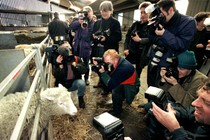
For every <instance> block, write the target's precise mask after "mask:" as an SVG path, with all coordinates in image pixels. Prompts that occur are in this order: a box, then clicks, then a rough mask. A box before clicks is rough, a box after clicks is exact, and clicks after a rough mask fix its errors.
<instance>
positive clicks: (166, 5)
mask: <svg viewBox="0 0 210 140" xmlns="http://www.w3.org/2000/svg"><path fill="white" fill-rule="evenodd" d="M153 6H154V5H153ZM149 8H151V7H150V6H149ZM149 8H148V9H149ZM148 9H146V11H149V10H148ZM154 9H155V10H156V11H158V10H159V13H160V14H159V15H158V16H159V18H157V19H156V20H154V21H152V22H154V23H149V24H151V25H150V29H149V36H148V37H149V41H150V43H152V44H154V45H153V48H151V52H150V59H151V62H150V64H149V66H148V77H147V79H148V86H157V82H156V81H158V80H159V79H160V75H159V73H160V68H161V67H167V66H168V65H169V64H170V63H168V62H167V58H171V57H174V56H177V55H178V54H179V53H181V52H184V51H185V50H187V49H188V48H189V46H190V44H191V42H192V40H193V37H194V35H195V33H196V22H195V20H194V19H193V17H189V16H185V15H182V14H180V13H179V12H178V11H177V10H176V7H175V2H174V0H160V1H159V2H158V3H157V7H154ZM150 12H151V11H150ZM152 13H153V12H152ZM156 24H157V25H156Z"/></svg>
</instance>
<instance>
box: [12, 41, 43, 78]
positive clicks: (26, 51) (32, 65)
mask: <svg viewBox="0 0 210 140" xmlns="http://www.w3.org/2000/svg"><path fill="white" fill-rule="evenodd" d="M46 47H47V45H46V44H30V45H28V44H19V45H16V46H15V49H16V50H21V49H23V51H24V54H25V56H27V55H29V54H30V53H31V51H32V49H33V48H39V49H40V53H41V56H42V55H43V54H44V52H45V48H46ZM35 68H36V64H35V60H34V58H33V59H31V61H30V62H29V64H28V69H29V72H30V75H31V76H33V73H34V72H35Z"/></svg>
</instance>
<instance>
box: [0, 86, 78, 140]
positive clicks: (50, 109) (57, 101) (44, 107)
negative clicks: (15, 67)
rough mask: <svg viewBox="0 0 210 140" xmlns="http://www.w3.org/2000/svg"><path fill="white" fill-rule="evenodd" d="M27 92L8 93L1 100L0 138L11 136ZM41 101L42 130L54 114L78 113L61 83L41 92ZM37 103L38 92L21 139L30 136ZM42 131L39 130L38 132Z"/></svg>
mask: <svg viewBox="0 0 210 140" xmlns="http://www.w3.org/2000/svg"><path fill="white" fill-rule="evenodd" d="M27 94H28V92H16V93H15V94H8V95H7V96H5V97H3V98H2V99H1V100H0V140H8V139H9V138H10V136H11V134H12V132H13V129H14V127H15V124H16V121H17V119H18V116H19V114H20V112H21V109H22V106H23V104H24V100H25V99H26V97H27ZM39 102H40V106H41V112H40V120H39V130H40V132H41V131H42V130H43V129H44V128H45V127H46V126H47V124H48V122H49V120H50V117H51V116H52V115H62V114H69V115H71V116H74V115H76V113H77V108H76V107H75V105H74V103H73V101H72V99H71V95H70V92H68V91H67V89H66V88H65V87H63V86H62V85H60V84H59V87H54V88H47V89H46V90H45V91H43V92H41V93H40V101H39ZM37 103H38V101H37V94H33V96H32V99H31V105H30V107H29V110H28V114H27V116H26V122H25V124H24V129H23V133H22V136H21V139H28V137H29V136H30V133H31V129H32V125H33V120H34V116H35V111H36V107H37ZM40 132H39V131H38V134H39V133H40ZM27 136H28V137H27ZM26 137H27V138H26Z"/></svg>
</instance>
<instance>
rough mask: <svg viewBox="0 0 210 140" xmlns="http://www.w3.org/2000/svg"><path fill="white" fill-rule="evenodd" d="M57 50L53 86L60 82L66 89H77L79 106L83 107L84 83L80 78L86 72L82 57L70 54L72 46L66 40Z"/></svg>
mask: <svg viewBox="0 0 210 140" xmlns="http://www.w3.org/2000/svg"><path fill="white" fill-rule="evenodd" d="M57 51H58V53H59V55H58V57H57V58H56V63H57V68H56V69H55V79H56V82H55V86H56V85H57V84H58V83H61V84H62V85H63V86H65V87H66V88H67V89H68V91H74V90H78V92H77V94H78V100H79V107H80V108H85V102H84V99H83V96H84V94H85V89H86V84H85V81H84V80H82V74H85V72H86V67H85V64H84V62H83V61H82V59H80V58H79V57H78V56H75V55H73V54H72V48H71V46H70V45H69V43H68V42H65V43H64V44H62V45H61V46H60V47H59V48H58V50H57Z"/></svg>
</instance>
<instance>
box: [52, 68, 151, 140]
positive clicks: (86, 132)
mask: <svg viewBox="0 0 210 140" xmlns="http://www.w3.org/2000/svg"><path fill="white" fill-rule="evenodd" d="M146 71H147V69H146V68H145V69H144V70H143V72H142V76H141V78H140V80H141V87H140V91H139V93H138V94H137V96H136V98H135V100H134V101H133V103H132V105H131V106H127V105H125V104H124V106H123V108H124V111H123V112H122V114H121V115H120V117H119V119H120V120H122V122H123V126H124V136H126V137H128V136H129V137H130V138H132V139H133V140H147V139H148V138H147V131H146V125H145V122H144V121H143V116H144V111H143V110H142V109H141V108H138V105H139V104H142V103H145V102H146V100H145V98H144V92H145V90H146V89H147V85H146ZM97 82H98V76H97V74H96V73H94V72H90V85H89V86H87V88H86V95H85V101H86V108H85V109H80V108H79V107H78V101H77V95H76V92H73V94H72V98H73V101H74V103H75V105H76V107H77V108H78V113H77V116H74V117H71V116H69V115H63V116H59V117H58V116H54V117H53V118H52V125H53V140H102V135H101V134H100V133H99V132H98V130H97V129H95V128H94V126H93V124H92V120H93V117H95V116H97V115H100V114H102V113H103V112H106V111H107V110H110V109H111V108H112V104H111V94H109V95H106V96H104V95H101V92H102V89H100V88H93V85H96V84H97Z"/></svg>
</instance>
